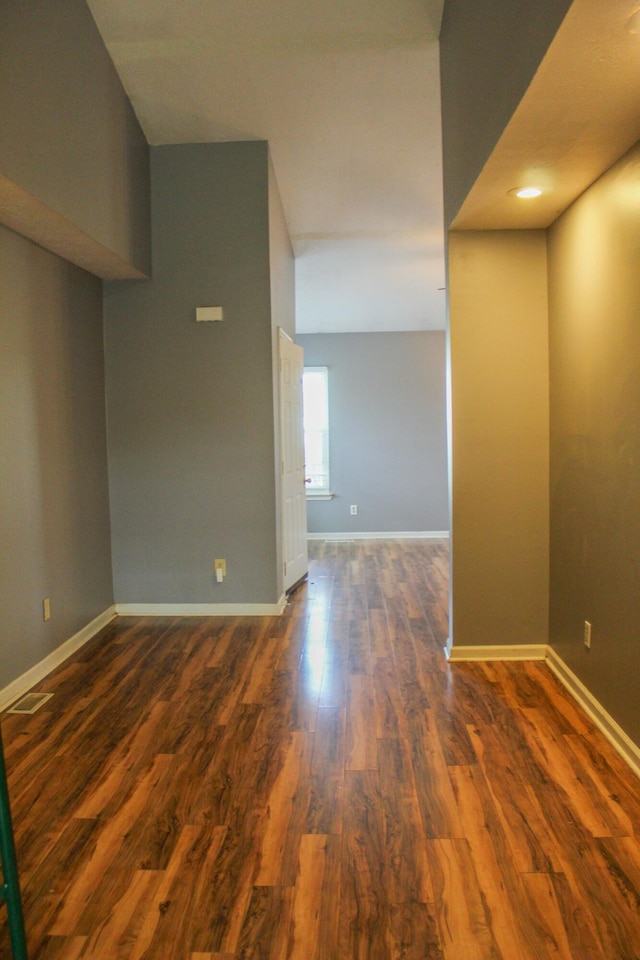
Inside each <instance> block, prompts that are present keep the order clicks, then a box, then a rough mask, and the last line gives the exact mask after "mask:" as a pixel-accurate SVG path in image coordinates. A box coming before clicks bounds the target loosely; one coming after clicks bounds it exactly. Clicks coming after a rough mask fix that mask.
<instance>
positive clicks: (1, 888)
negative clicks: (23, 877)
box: [0, 732, 28, 960]
mask: <svg viewBox="0 0 640 960" xmlns="http://www.w3.org/2000/svg"><path fill="white" fill-rule="evenodd" d="M0 864H1V865H2V881H3V882H2V885H0V900H6V903H7V912H8V920H9V937H10V940H11V952H12V953H13V960H28V957H27V941H26V937H25V933H24V920H23V917H22V900H21V898H20V883H19V881H18V864H17V863H16V848H15V844H14V842H13V827H12V824H11V808H10V806H9V790H8V788H7V770H6V767H5V764H4V749H3V746H2V733H1V732H0Z"/></svg>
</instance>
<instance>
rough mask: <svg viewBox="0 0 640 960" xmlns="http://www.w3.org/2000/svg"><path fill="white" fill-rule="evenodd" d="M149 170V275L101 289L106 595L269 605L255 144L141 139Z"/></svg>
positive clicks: (264, 216)
mask: <svg viewBox="0 0 640 960" xmlns="http://www.w3.org/2000/svg"><path fill="white" fill-rule="evenodd" d="M151 168H152V198H153V217H152V222H153V243H152V246H153V279H152V280H151V281H149V282H142V283H130V282H118V283H112V284H108V285H106V295H105V311H106V344H107V391H108V417H109V460H110V484H111V503H112V536H113V554H114V587H115V595H116V601H117V602H118V603H134V604H142V603H144V604H158V603H165V604H193V603H207V604H211V603H235V604H238V603H266V604H272V603H275V602H277V600H278V598H279V570H280V562H279V558H278V531H277V513H276V461H275V435H274V395H273V365H272V348H273V347H272V341H273V331H272V312H271V269H272V264H271V255H270V253H271V252H270V239H269V229H270V228H269V157H268V145H267V143H266V142H256V141H251V142H242V143H223V144H190V145H178V146H166V147H154V148H152V150H151ZM285 273H286V271H285V270H284V268H282V275H284V274H285ZM282 282H284V281H282ZM280 300H281V301H284V300H286V298H285V297H284V295H282V294H281V296H280ZM197 306H221V307H222V308H223V311H224V320H223V322H222V323H217V322H216V323H197V322H196V320H195V311H196V307H197ZM215 557H224V558H225V559H226V562H227V577H226V579H225V581H224V583H222V584H218V583H216V581H215V577H214V574H213V560H214V558H215Z"/></svg>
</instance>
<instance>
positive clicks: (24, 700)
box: [7, 693, 53, 713]
mask: <svg viewBox="0 0 640 960" xmlns="http://www.w3.org/2000/svg"><path fill="white" fill-rule="evenodd" d="M52 696H53V694H52V693H27V694H25V695H24V697H21V698H20V700H18V701H17V703H14V705H13V706H12V707H11V708H10V709H9V710H7V713H35V712H36V710H39V709H40V707H41V706H42V704H43V703H46V702H47V700H50V699H51V697H52Z"/></svg>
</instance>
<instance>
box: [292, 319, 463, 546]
mask: <svg viewBox="0 0 640 960" xmlns="http://www.w3.org/2000/svg"><path fill="white" fill-rule="evenodd" d="M297 342H298V343H299V344H300V345H301V346H302V347H303V348H304V352H305V365H306V366H326V367H328V368H329V416H330V465H331V488H332V491H333V492H334V493H335V499H333V500H330V501H309V503H308V505H307V516H308V527H309V531H310V532H311V533H326V532H335V533H337V532H349V531H353V532H384V531H393V532H400V531H405V532H406V531H419V530H423V531H424V530H448V529H449V510H448V494H447V454H446V425H445V335H444V333H442V332H415V333H365V334H358V333H344V334H340V333H337V334H308V335H305V336H299V337H298V338H297ZM351 504H357V505H358V515H357V516H355V517H352V516H351V515H350V512H349V508H350V505H351Z"/></svg>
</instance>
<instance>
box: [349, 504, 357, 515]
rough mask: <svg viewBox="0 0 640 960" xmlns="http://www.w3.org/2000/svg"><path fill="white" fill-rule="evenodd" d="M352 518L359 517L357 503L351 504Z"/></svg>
mask: <svg viewBox="0 0 640 960" xmlns="http://www.w3.org/2000/svg"><path fill="white" fill-rule="evenodd" d="M351 516H352V517H357V516H358V504H357V503H352V504H351Z"/></svg>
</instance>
